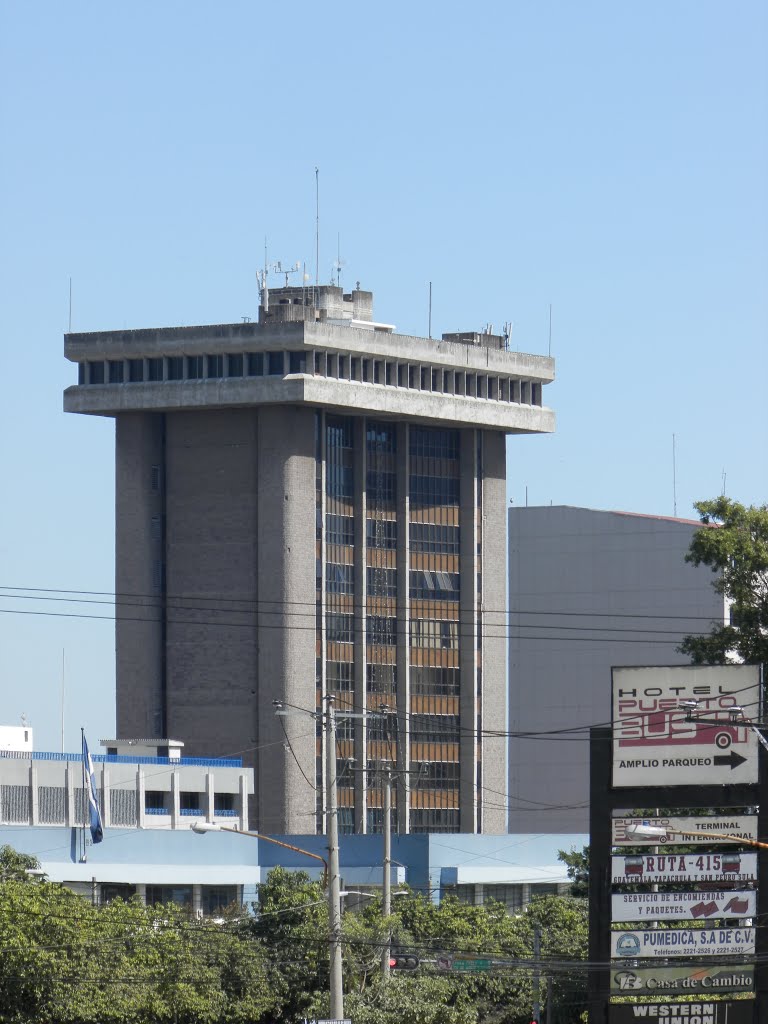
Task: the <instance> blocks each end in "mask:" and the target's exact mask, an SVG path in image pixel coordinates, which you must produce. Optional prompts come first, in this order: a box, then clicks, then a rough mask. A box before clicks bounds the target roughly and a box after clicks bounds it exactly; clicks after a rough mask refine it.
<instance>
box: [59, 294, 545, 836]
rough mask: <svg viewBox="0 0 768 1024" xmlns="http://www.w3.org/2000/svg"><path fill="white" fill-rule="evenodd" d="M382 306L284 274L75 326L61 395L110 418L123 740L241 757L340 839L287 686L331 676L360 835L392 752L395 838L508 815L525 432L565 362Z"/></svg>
mask: <svg viewBox="0 0 768 1024" xmlns="http://www.w3.org/2000/svg"><path fill="white" fill-rule="evenodd" d="M372 317H373V297H372V294H371V293H370V292H365V291H361V290H360V288H359V287H358V288H356V289H355V291H353V292H352V293H351V294H344V293H343V292H342V290H341V289H340V288H335V287H322V288H319V289H317V290H315V289H302V288H280V289H276V290H274V291H273V292H272V293H271V294H269V293H267V292H266V290H265V291H264V292H263V293H262V305H261V308H260V316H259V323H258V324H252V323H243V324H225V325H215V326H201V327H182V328H169V329H159V330H139V331H115V332H101V333H95V334H71V335H68V336H67V337H66V339H65V354H66V356H67V358H69V359H70V360H72V361H73V362H76V363H77V364H78V384H77V385H76V386H73V387H71V388H68V389H67V391H66V392H65V397H64V405H65V409H67V410H69V411H72V412H80V413H89V414H97V415H106V416H112V417H114V418H115V421H116V561H117V568H116V588H115V589H116V592H117V625H116V644H117V729H118V735H120V736H130V735H149V736H152V735H168V734H169V733H173V734H176V735H181V736H184V738H185V741H186V744H187V750H188V752H189V753H191V754H192V755H196V756H205V755H210V754H222V753H227V752H236V753H237V755H238V756H242V757H243V758H244V760H245V762H246V763H247V764H250V765H252V766H253V767H254V769H255V799H254V813H253V815H252V818H253V821H254V822H255V824H256V825H257V827H259V828H260V829H262V830H265V831H281V832H293V833H301V832H306V831H307V830H308V829H309V830H311V829H316V830H318V831H320V830H322V812H323V800H324V797H323V793H324V786H323V780H324V772H325V760H324V756H323V743H324V741H325V740H324V736H323V735H322V733H321V731H320V730H319V729H318V730H317V732H316V724H315V722H313V721H312V720H311V719H308V718H306V717H302V716H301V715H300V714H298V715H297V716H296V717H292V716H286V717H282V718H276V716H275V714H274V707H273V702H275V701H280V702H283V703H284V704H285V705H286V706H287V707H291V708H293V709H297V710H298V709H304V710H305V711H310V712H316V711H317V710H318V709H320V708H322V707H323V706H324V705H323V701H324V698H325V697H326V696H327V695H331V694H332V695H334V696H335V698H336V700H335V706H336V708H337V709H338V711H339V712H340V717H339V735H338V749H337V752H336V753H337V759H338V775H339V785H340V794H339V803H340V808H341V811H340V825H341V830H342V831H349V832H370V831H379V830H380V829H381V828H382V795H381V790H380V788H379V787H378V785H377V783H376V774H375V771H376V769H377V768H378V767H379V766H381V765H382V764H384V765H390V766H392V767H393V768H395V769H396V779H397V786H396V793H395V797H394V801H393V803H394V816H395V819H396V820H395V823H396V825H397V828H398V829H399V831H400V832H409V831H412V832H418V831H438V832H439V831H446V832H460V831H461V832H477V831H486V832H503V831H505V829H506V816H505V812H504V809H503V796H502V797H501V798H500V797H499V795H498V794H499V793H500V792H502V793H503V791H504V790H505V781H506V762H505V741H504V738H503V736H498V735H493V734H490V735H489V731H488V730H489V724H490V727H491V729H492V730H496V729H497V728H498V724H499V722H503V721H504V720H505V717H506V681H505V641H504V614H503V608H504V599H505V540H504V536H505V519H504V508H505V504H506V501H505V436H506V435H507V434H511V433H531V432H541V431H551V430H552V429H553V428H554V415H553V413H552V411H551V410H550V409H548V408H546V407H545V406H544V405H543V402H542V388H543V385H545V384H546V383H548V382H549V381H551V380H552V378H553V372H554V367H553V362H552V360H550V359H549V358H545V357H540V356H531V355H524V354H521V353H517V352H510V351H508V349H507V345H506V340H505V339H504V338H503V337H499V336H496V335H492V334H473V333H470V334H461V335H444V336H443V338H442V340H440V341H436V340H432V339H427V338H416V337H408V336H402V335H396V334H394V333H393V328H392V327H391V326H389V325H386V324H380V323H376V322H375V321H373V318H372ZM382 707H383V708H384V710H382ZM345 711H346V712H348V713H349V715H350V717H347V716H346V715H344V712H345ZM363 711H366V712H375V714H372V715H369V716H367V717H359V718H352V717H351V714H352V713H355V714H362V713H363ZM351 758H354V767H350V765H351V764H352V762H351V760H350V759H351ZM486 791H490V792H492V793H493V796H492V798H489V799H488V800H487V801H486V800H484V793H485V792H486Z"/></svg>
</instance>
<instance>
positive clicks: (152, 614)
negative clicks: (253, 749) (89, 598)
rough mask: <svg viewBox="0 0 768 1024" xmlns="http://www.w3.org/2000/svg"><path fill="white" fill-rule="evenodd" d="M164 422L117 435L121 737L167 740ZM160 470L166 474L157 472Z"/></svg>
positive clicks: (145, 419) (132, 421)
mask: <svg viewBox="0 0 768 1024" xmlns="http://www.w3.org/2000/svg"><path fill="white" fill-rule="evenodd" d="M163 419H164V418H163V416H162V415H160V414H155V413H132V414H129V415H125V416H120V417H118V418H117V421H116V430H115V592H116V594H117V603H116V623H115V646H116V666H115V667H116V672H117V679H118V687H117V735H118V736H134V737H140V736H141V737H143V736H162V735H164V734H165V732H164V728H165V723H164V721H163V703H164V700H163V693H162V662H163V632H162V623H163V615H164V596H163V590H162V586H161V580H160V573H161V563H162V560H163V557H164V554H163V547H162V515H163V512H164V499H163V488H164V476H165V474H164V469H163V466H164V444H163ZM153 466H156V467H158V469H157V471H156V472H154V473H153V468H152V467H153Z"/></svg>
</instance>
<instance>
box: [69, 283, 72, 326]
mask: <svg viewBox="0 0 768 1024" xmlns="http://www.w3.org/2000/svg"><path fill="white" fill-rule="evenodd" d="M68 333H69V334H71V333H72V275H71V274H70V275H69V328H68Z"/></svg>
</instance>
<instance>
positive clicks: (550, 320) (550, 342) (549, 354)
mask: <svg viewBox="0 0 768 1024" xmlns="http://www.w3.org/2000/svg"><path fill="white" fill-rule="evenodd" d="M547 355H548V356H551V355H552V303H551V302H550V304H549V344H548V345H547Z"/></svg>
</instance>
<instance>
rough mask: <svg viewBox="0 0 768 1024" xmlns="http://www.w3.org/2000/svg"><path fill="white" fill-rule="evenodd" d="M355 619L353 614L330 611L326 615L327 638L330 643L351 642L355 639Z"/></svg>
mask: <svg viewBox="0 0 768 1024" xmlns="http://www.w3.org/2000/svg"><path fill="white" fill-rule="evenodd" d="M354 634H355V619H354V616H353V615H344V614H341V613H339V612H328V613H327V614H326V616H325V638H326V640H327V641H328V642H329V643H337V644H351V643H352V642H353V641H354Z"/></svg>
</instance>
